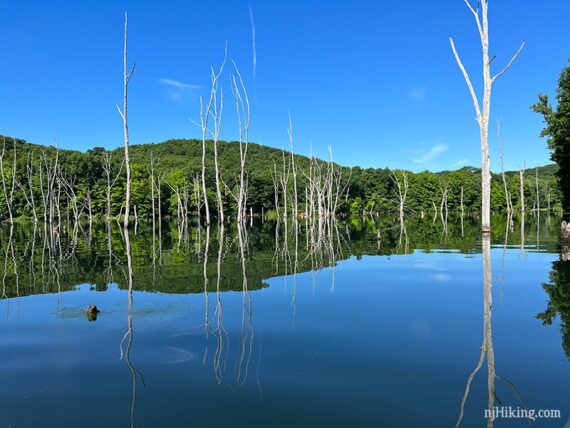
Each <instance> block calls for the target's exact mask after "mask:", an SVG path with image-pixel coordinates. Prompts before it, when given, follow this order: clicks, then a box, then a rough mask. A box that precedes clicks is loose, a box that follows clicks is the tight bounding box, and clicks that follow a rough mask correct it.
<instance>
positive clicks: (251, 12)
mask: <svg viewBox="0 0 570 428" xmlns="http://www.w3.org/2000/svg"><path fill="white" fill-rule="evenodd" d="M249 23H250V25H251V50H252V53H253V57H252V58H253V79H254V80H255V69H256V67H257V52H256V49H255V20H254V19H253V9H252V7H251V5H250V6H249Z"/></svg>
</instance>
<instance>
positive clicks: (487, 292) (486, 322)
mask: <svg viewBox="0 0 570 428" xmlns="http://www.w3.org/2000/svg"><path fill="white" fill-rule="evenodd" d="M482 259H483V344H482V345H481V354H480V356H479V361H478V362H477V365H476V366H475V369H474V370H473V371H472V372H471V374H470V375H469V377H468V378H467V385H466V386H465V392H464V394H463V399H462V400H461V410H460V412H459V418H458V420H457V423H456V424H455V427H456V428H458V427H459V426H460V425H461V423H462V421H463V416H464V411H465V404H466V402H467V398H468V397H469V392H470V390H471V383H472V382H473V379H474V377H475V375H476V374H477V373H478V372H479V370H480V369H481V367H482V366H483V363H484V361H485V360H486V361H487V394H488V402H487V410H488V412H489V413H488V415H491V414H492V413H491V412H492V410H493V406H494V404H495V379H496V377H497V375H496V372H495V351H494V348H493V332H492V310H493V293H492V288H493V282H492V271H491V237H490V236H489V235H488V234H483V236H482ZM487 427H489V428H491V427H493V418H491V417H489V416H487Z"/></svg>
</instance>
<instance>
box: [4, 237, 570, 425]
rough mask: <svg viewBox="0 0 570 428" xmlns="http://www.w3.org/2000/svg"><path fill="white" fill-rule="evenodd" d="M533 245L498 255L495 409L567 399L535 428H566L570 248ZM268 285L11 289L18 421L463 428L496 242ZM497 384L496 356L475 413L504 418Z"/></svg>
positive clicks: (471, 412)
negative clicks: (561, 297) (564, 270)
mask: <svg viewBox="0 0 570 428" xmlns="http://www.w3.org/2000/svg"><path fill="white" fill-rule="evenodd" d="M551 242H554V240H553V239H551ZM527 244H528V247H527V248H526V249H525V251H521V249H520V248H519V246H518V245H514V246H512V247H510V246H509V247H507V248H504V247H503V246H502V245H500V244H495V245H494V246H493V248H492V251H491V257H492V269H493V270H492V278H493V285H492V298H493V307H492V343H493V349H494V355H495V368H496V373H497V375H498V376H497V377H496V378H495V380H494V383H495V387H496V393H495V397H494V398H495V405H497V406H512V407H514V408H516V407H520V408H523V407H524V408H527V407H528V408H530V409H558V410H560V412H561V418H557V419H548V420H547V419H541V420H538V419H537V420H536V422H534V423H533V424H532V426H533V427H543V426H544V427H562V426H563V425H564V423H566V420H567V419H568V418H569V417H570V402H569V401H568V392H567V391H568V385H569V384H570V362H569V356H568V355H566V354H565V352H564V349H563V347H562V332H561V326H560V323H559V319H558V318H556V319H555V321H554V322H553V324H552V325H550V326H545V325H543V323H542V322H541V320H539V319H537V318H536V315H537V314H539V313H541V312H543V311H545V309H546V307H547V303H548V301H549V296H548V294H547V293H546V292H545V290H544V289H543V287H542V285H543V284H545V283H548V282H549V281H550V280H549V275H550V274H551V271H552V269H553V262H556V261H558V260H559V259H560V255H559V253H557V252H556V250H555V246H554V245H550V246H548V248H543V249H542V250H541V251H540V252H537V251H536V245H533V244H532V243H527ZM216 251H217V250H216ZM216 255H217V254H216V253H215V252H214V253H213V254H212V255H211V256H210V258H213V259H214V260H211V261H212V262H214V263H215V261H216V260H215V259H216ZM103 256H104V254H103ZM224 257H227V258H230V257H233V256H230V255H225V256H224ZM568 263H570V262H568ZM196 264H197V265H199V263H196ZM122 266H124V264H122ZM26 269H27V266H24V267H22V269H21V271H22V272H23V271H25V270H26ZM117 269H118V268H117ZM162 269H163V271H164V272H166V271H168V269H169V267H168V266H163V267H162ZM238 274H239V275H241V272H240V271H239V270H236V271H235V272H234V273H232V278H225V277H224V276H221V278H220V280H221V282H224V281H226V280H227V281H230V280H231V281H233V280H236V278H234V277H233V275H238ZM121 275H122V273H119V271H118V270H116V276H117V277H120V276H121ZM159 277H160V275H159ZM23 278H24V276H23V274H22V278H21V279H23ZM10 280H11V281H13V279H12V277H10ZM182 280H184V276H182ZM186 280H187V281H188V286H189V289H190V288H196V287H198V288H200V287H202V286H203V284H202V283H201V282H200V277H199V276H198V277H196V276H192V277H188V278H186ZM120 282H121V284H124V282H123V281H122V280H121V281H120ZM196 282H197V283H198V284H196ZM237 282H238V283H240V284H241V277H239V278H237ZM264 283H265V285H266V286H264V287H261V288H258V289H256V290H249V289H248V290H247V291H244V290H243V289H241V290H240V289H237V290H235V291H220V292H219V293H218V292H216V289H215V284H216V273H215V272H213V275H209V286H210V287H214V288H209V290H210V291H209V292H208V293H207V294H204V293H199V292H192V293H190V292H188V293H176V294H169V293H165V292H160V291H137V274H136V271H135V275H134V287H133V288H134V291H133V293H132V303H131V304H130V305H129V293H128V291H127V290H126V289H125V287H124V285H119V284H118V283H115V282H111V283H109V284H107V285H106V286H105V288H104V289H103V290H101V287H98V290H99V291H97V289H96V287H94V286H90V285H89V284H86V283H77V284H76V285H75V286H74V287H73V288H72V289H70V290H60V291H59V292H46V293H40V294H37V293H32V294H28V295H25V293H22V295H20V296H10V297H8V298H4V299H2V300H0V380H1V383H0V403H1V404H0V406H1V411H0V426H6V427H37V426H46V427H78V426H81V427H102V426H113V427H114V426H117V427H122V426H125V427H129V426H136V427H158V426H165V427H178V426H180V427H186V426H194V427H293V426H295V427H353V426H358V427H359V426H363V427H368V426H376V427H453V426H455V424H456V422H457V420H458V417H459V412H460V406H461V401H462V398H463V395H464V391H465V386H466V382H467V379H468V376H469V374H470V373H471V372H472V371H473V369H474V368H475V366H476V365H477V362H478V360H479V357H480V353H481V346H482V343H483V314H484V313H483V275H482V255H481V253H480V249H478V248H476V247H474V248H473V251H471V252H465V251H463V252H459V251H454V250H453V249H450V248H446V249H444V250H432V251H429V252H426V251H423V250H419V249H417V250H411V251H410V254H407V255H406V254H396V253H394V254H391V255H368V256H359V257H358V258H357V257H355V256H350V255H349V254H345V258H344V259H342V260H338V261H337V264H336V266H326V267H323V268H322V269H320V270H318V271H313V272H311V271H305V272H300V271H299V273H297V274H288V275H283V274H278V275H276V276H271V275H268V276H267V277H265V278H264ZM20 287H21V288H22V289H25V288H26V284H20ZM51 291H53V290H51ZM92 304H94V305H97V306H98V308H100V310H101V313H100V314H99V316H98V317H97V320H96V321H95V322H89V321H88V320H87V318H86V316H85V313H84V311H85V308H86V307H87V306H88V305H92ZM206 309H207V311H206ZM206 312H207V317H208V318H207V319H206ZM129 325H130V326H131V328H129ZM129 342H130V349H129V350H127V347H128V345H129ZM129 362H130V364H129ZM487 381H488V372H487V364H486V363H485V364H483V366H482V368H481V370H479V372H478V373H477V374H476V375H475V377H474V379H473V383H472V384H471V387H470V393H469V395H468V398H467V401H466V404H465V414H464V417H463V420H462V423H461V425H460V426H462V427H485V426H487V420H486V419H485V417H484V409H486V408H487V404H488V399H489V396H488V390H487ZM494 426H499V427H502V426H528V420H526V419H499V420H496V421H495V422H494Z"/></svg>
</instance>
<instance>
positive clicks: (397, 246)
mask: <svg viewBox="0 0 570 428" xmlns="http://www.w3.org/2000/svg"><path fill="white" fill-rule="evenodd" d="M538 220H539V219H538V218H536V217H531V218H530V219H527V220H526V221H525V223H524V224H525V227H524V228H522V222H521V227H519V228H517V227H516V226H510V227H509V225H512V224H514V223H513V222H512V219H507V218H504V217H502V216H497V218H496V219H494V222H493V225H494V229H493V233H492V235H491V236H492V238H491V240H492V242H491V245H496V246H503V247H504V248H505V249H506V248H512V247H513V246H520V248H521V251H523V252H524V251H526V250H528V251H537V250H540V251H548V252H552V253H554V252H559V251H560V244H559V239H558V236H557V234H556V233H555V232H557V230H556V229H557V228H556V227H554V228H551V227H550V226H549V225H550V224H557V223H558V219H556V220H551V219H550V217H549V216H543V217H542V218H541V219H540V224H541V225H539V224H538ZM0 239H1V241H0V251H1V252H0V254H3V255H4V261H3V262H4V263H3V272H2V298H10V297H17V296H24V295H30V294H41V293H54V292H55V293H58V292H62V291H70V290H73V289H74V287H75V286H76V285H78V284H85V283H86V284H92V287H93V288H94V289H95V290H97V291H105V290H107V288H108V285H109V284H117V286H118V287H119V288H120V289H126V290H128V289H129V280H128V274H127V275H126V274H125V272H124V271H125V269H127V271H128V265H129V264H130V265H131V270H132V275H133V276H134V277H135V278H136V284H135V285H134V286H133V287H134V290H137V291H153V292H163V293H204V292H218V291H219V292H224V291H229V290H233V291H244V290H246V291H254V290H258V289H261V288H264V287H266V286H267V283H266V282H265V280H266V279H268V278H271V277H275V276H283V275H292V277H294V276H295V274H297V273H303V272H308V271H313V272H317V271H319V270H320V269H322V268H324V267H333V268H334V266H335V265H336V264H337V263H338V262H339V261H342V260H345V259H347V258H349V257H356V258H357V259H358V258H361V257H363V256H367V255H385V256H390V255H405V254H409V253H411V252H412V251H423V252H426V253H429V252H431V251H440V250H454V251H459V252H461V253H466V254H476V253H481V237H480V234H479V220H478V218H474V217H469V216H465V217H464V216H457V217H451V216H450V218H449V219H447V218H446V216H443V217H441V218H440V221H436V222H433V221H432V219H429V218H420V217H411V218H409V219H405V220H403V219H402V220H400V219H380V220H379V219H373V218H366V219H364V221H362V220H360V219H351V220H350V221H347V222H344V223H340V222H331V225H330V227H327V229H326V230H325V231H324V233H320V234H319V232H318V231H316V230H315V228H312V227H310V225H307V224H303V223H302V222H300V221H299V222H298V223H295V222H292V221H287V222H283V221H281V222H277V223H276V222H265V223H259V224H253V225H252V226H245V225H242V226H238V225H237V224H229V225H224V226H222V227H220V226H211V227H208V228H205V227H199V226H196V227H190V226H188V227H184V228H180V227H179V226H178V225H177V224H175V223H161V222H156V224H155V225H146V224H140V225H139V226H138V228H137V233H136V234H133V233H132V231H131V233H130V236H129V242H127V241H126V239H125V236H124V232H123V230H122V229H121V228H120V227H119V226H118V225H116V224H113V223H109V224H104V223H103V224H97V223H95V224H93V225H92V226H91V227H85V228H84V229H83V228H81V227H77V228H76V227H72V228H71V229H67V228H63V229H62V230H61V231H57V230H56V231H54V230H50V229H49V228H47V229H46V228H44V227H41V226H39V225H38V226H34V225H25V224H16V225H13V226H11V227H8V228H2V229H0ZM128 254H131V256H130V260H129V257H127V255H128ZM565 254H567V253H565ZM563 257H564V256H563ZM117 270H119V271H122V272H123V274H122V275H119V276H117V275H116V271H117ZM212 279H215V280H212ZM292 279H293V278H292ZM293 288H294V287H293ZM331 288H332V289H334V283H333V284H331ZM246 300H247V299H246ZM292 303H294V300H293V301H292Z"/></svg>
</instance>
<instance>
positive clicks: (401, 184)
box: [390, 170, 408, 225]
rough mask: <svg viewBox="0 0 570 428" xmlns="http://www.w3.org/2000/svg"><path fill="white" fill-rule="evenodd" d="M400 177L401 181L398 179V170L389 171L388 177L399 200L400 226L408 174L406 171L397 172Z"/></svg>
mask: <svg viewBox="0 0 570 428" xmlns="http://www.w3.org/2000/svg"><path fill="white" fill-rule="evenodd" d="M399 171H400V174H401V175H402V179H401V180H400V179H399V178H398V174H397V173H398V170H394V171H390V177H391V178H392V181H393V182H394V184H395V185H396V188H397V189H398V199H399V202H400V203H399V207H400V209H399V213H400V224H401V225H402V224H403V223H404V208H405V205H406V197H407V195H408V174H407V173H406V171H403V170H399Z"/></svg>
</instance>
